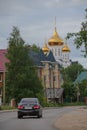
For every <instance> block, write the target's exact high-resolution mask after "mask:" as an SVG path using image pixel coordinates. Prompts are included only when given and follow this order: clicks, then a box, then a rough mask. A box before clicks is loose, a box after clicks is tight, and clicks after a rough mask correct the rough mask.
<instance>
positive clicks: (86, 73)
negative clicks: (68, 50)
mask: <svg viewBox="0 0 87 130" xmlns="http://www.w3.org/2000/svg"><path fill="white" fill-rule="evenodd" d="M83 80H87V71H84V72H81V73H80V74H79V75H78V77H77V79H76V80H75V82H74V83H79V82H81V81H83Z"/></svg>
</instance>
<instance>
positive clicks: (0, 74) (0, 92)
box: [0, 49, 8, 104]
mask: <svg viewBox="0 0 87 130" xmlns="http://www.w3.org/2000/svg"><path fill="white" fill-rule="evenodd" d="M6 53H7V50H6V49H0V104H1V103H2V102H4V99H5V72H6V68H5V63H6V62H8V59H7V58H6V57H5V55H6Z"/></svg>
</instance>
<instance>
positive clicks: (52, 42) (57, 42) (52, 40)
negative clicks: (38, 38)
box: [48, 27, 63, 46]
mask: <svg viewBox="0 0 87 130" xmlns="http://www.w3.org/2000/svg"><path fill="white" fill-rule="evenodd" d="M48 44H49V45H50V46H55V45H59V46H60V45H63V40H62V39H61V38H60V37H59V35H58V33H57V31H56V27H55V31H54V34H53V36H52V37H51V38H50V39H49V41H48Z"/></svg>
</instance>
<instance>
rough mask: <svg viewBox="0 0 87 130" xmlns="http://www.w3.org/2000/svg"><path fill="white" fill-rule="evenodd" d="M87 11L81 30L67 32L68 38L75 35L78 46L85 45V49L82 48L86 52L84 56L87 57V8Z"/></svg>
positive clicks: (75, 42)
mask: <svg viewBox="0 0 87 130" xmlns="http://www.w3.org/2000/svg"><path fill="white" fill-rule="evenodd" d="M85 11H86V16H85V21H84V22H82V24H81V29H80V31H79V32H77V33H67V37H66V39H70V38H71V37H73V38H74V44H75V45H76V48H80V47H81V46H82V45H84V49H85V50H82V52H84V57H87V9H86V10H85Z"/></svg>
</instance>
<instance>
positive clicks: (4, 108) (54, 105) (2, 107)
mask: <svg viewBox="0 0 87 130" xmlns="http://www.w3.org/2000/svg"><path fill="white" fill-rule="evenodd" d="M85 105H86V104H85V103H84V102H74V103H73V102H72V103H63V104H59V103H46V104H44V106H43V107H66V106H85ZM12 109H17V107H11V106H8V105H2V106H0V110H12Z"/></svg>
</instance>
